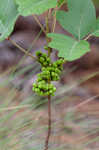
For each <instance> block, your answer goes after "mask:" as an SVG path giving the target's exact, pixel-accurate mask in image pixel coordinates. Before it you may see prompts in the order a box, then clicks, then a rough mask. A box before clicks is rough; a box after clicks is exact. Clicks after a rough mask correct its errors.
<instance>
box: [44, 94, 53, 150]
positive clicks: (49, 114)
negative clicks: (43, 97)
mask: <svg viewBox="0 0 99 150" xmlns="http://www.w3.org/2000/svg"><path fill="white" fill-rule="evenodd" d="M50 135H51V96H50V95H49V96H48V135H47V137H46V141H45V149H44V150H48V143H49V138H50Z"/></svg>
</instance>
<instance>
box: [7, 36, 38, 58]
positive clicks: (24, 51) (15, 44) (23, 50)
mask: <svg viewBox="0 0 99 150" xmlns="http://www.w3.org/2000/svg"><path fill="white" fill-rule="evenodd" d="M6 40H8V41H10V42H11V43H12V44H13V45H14V46H16V47H17V48H18V49H19V50H20V51H22V52H23V53H25V54H26V55H28V56H30V57H31V58H32V59H34V60H37V59H36V57H34V56H33V55H32V54H31V53H29V52H27V51H26V50H25V49H24V48H22V47H21V46H19V45H18V44H17V43H16V42H14V41H13V40H11V39H10V37H8V38H7V39H6Z"/></svg>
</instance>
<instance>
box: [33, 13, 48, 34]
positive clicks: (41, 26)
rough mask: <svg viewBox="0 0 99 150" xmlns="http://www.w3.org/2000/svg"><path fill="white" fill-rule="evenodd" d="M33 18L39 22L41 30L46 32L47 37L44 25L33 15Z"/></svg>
mask: <svg viewBox="0 0 99 150" xmlns="http://www.w3.org/2000/svg"><path fill="white" fill-rule="evenodd" d="M33 17H34V19H35V21H36V22H37V24H38V25H39V26H40V28H41V29H42V31H43V32H44V34H45V35H46V31H45V29H44V27H43V25H42V24H41V23H40V21H39V19H38V18H37V17H36V16H35V15H34V14H33Z"/></svg>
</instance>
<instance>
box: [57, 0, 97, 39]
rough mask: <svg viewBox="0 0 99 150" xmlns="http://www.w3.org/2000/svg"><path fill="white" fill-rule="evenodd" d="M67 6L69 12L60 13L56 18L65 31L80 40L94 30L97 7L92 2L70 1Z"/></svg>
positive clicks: (83, 0) (84, 0) (89, 0)
mask: <svg viewBox="0 0 99 150" xmlns="http://www.w3.org/2000/svg"><path fill="white" fill-rule="evenodd" d="M67 4H68V9H69V11H68V12H65V11H58V12H57V15H56V18H57V20H58V21H59V22H60V24H61V25H62V27H63V28H64V29H65V30H67V31H68V32H70V33H71V34H72V35H74V37H75V38H77V39H79V40H80V39H82V38H83V37H85V36H86V35H88V34H89V33H90V32H91V31H92V30H93V26H94V24H95V22H96V11H95V7H94V5H93V3H92V0H68V2H67Z"/></svg>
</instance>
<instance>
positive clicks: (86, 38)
mask: <svg viewBox="0 0 99 150" xmlns="http://www.w3.org/2000/svg"><path fill="white" fill-rule="evenodd" d="M91 36H92V34H89V35H88V36H87V37H85V38H84V40H85V41H87V40H88V39H89V38H90V37H91Z"/></svg>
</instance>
